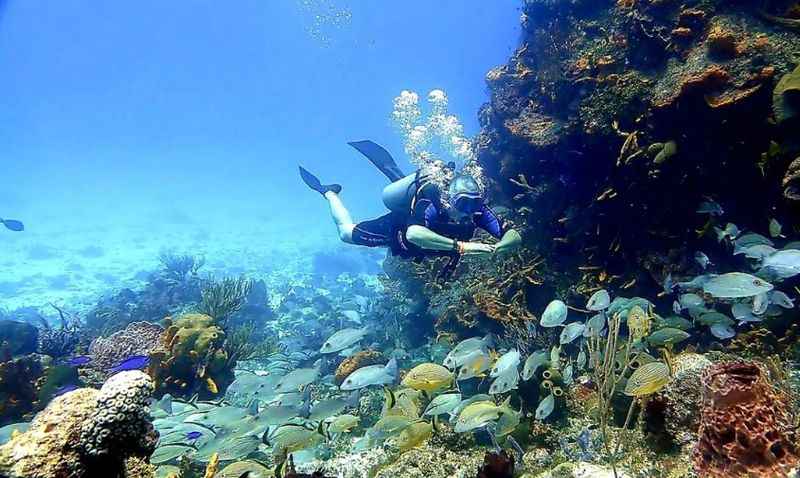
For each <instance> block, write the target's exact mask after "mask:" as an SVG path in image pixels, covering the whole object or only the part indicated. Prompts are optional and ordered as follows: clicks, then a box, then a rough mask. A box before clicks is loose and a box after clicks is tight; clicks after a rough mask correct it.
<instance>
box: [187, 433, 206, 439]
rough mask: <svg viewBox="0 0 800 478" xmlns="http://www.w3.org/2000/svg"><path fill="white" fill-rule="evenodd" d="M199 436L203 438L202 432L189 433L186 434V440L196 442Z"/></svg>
mask: <svg viewBox="0 0 800 478" xmlns="http://www.w3.org/2000/svg"><path fill="white" fill-rule="evenodd" d="M201 436H203V432H189V433H187V434H186V439H187V440H197V439H198V438H200V437H201Z"/></svg>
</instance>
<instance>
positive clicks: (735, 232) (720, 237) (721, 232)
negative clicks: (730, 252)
mask: <svg viewBox="0 0 800 478" xmlns="http://www.w3.org/2000/svg"><path fill="white" fill-rule="evenodd" d="M714 231H715V232H716V233H717V242H722V241H724V240H725V239H729V240H731V241H733V240H734V239H736V238H737V237H738V236H739V233H740V231H739V227H738V226H736V224H734V223H732V222H729V223H728V224H726V225H725V229H720V228H718V227H715V228H714Z"/></svg>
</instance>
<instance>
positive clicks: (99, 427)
mask: <svg viewBox="0 0 800 478" xmlns="http://www.w3.org/2000/svg"><path fill="white" fill-rule="evenodd" d="M152 387H153V385H152V382H151V381H150V379H149V377H147V375H145V374H144V373H142V372H139V371H130V372H122V373H120V374H117V375H115V376H114V377H112V378H111V379H110V380H108V381H107V382H106V384H105V385H103V388H102V389H101V390H95V389H92V388H81V389H78V390H75V391H73V392H70V393H66V394H64V395H62V396H60V397H57V398H56V399H55V400H53V401H52V402H51V403H50V404H49V405H48V406H47V408H45V409H44V410H43V411H42V412H40V413H39V414H38V415H36V418H34V420H33V422H32V423H31V427H30V429H29V430H28V431H27V432H25V433H21V434H19V435H17V436H15V437H14V438H12V439H11V441H9V442H8V443H7V444H5V445H3V446H2V447H0V476H10V477H15V478H16V477H25V478H52V477H59V478H84V477H85V478H88V477H94V476H108V477H116V476H124V469H125V467H126V461H127V459H128V458H132V457H139V458H144V459H146V458H148V457H149V456H150V454H151V453H152V451H153V449H154V447H155V443H156V441H157V439H158V436H157V434H156V432H155V431H154V430H153V427H152V424H151V423H150V421H149V415H148V410H147V404H146V401H147V398H148V397H149V394H150V391H151V390H152Z"/></svg>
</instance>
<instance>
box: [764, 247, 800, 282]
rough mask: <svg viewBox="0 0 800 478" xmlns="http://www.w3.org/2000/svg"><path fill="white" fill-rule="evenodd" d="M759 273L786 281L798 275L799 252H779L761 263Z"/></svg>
mask: <svg viewBox="0 0 800 478" xmlns="http://www.w3.org/2000/svg"><path fill="white" fill-rule="evenodd" d="M761 271H764V272H766V273H768V274H769V275H770V276H772V277H775V278H776V279H787V278H789V277H792V276H795V275H797V274H800V251H799V250H797V249H786V250H780V251H777V252H775V253H774V254H771V255H769V256H767V257H765V258H764V260H762V261H761V270H760V271H759V272H761Z"/></svg>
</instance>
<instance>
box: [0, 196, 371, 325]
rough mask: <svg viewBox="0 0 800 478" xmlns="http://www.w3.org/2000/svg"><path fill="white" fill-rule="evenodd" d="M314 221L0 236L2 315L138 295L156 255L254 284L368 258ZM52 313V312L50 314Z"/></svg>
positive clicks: (40, 228)
mask: <svg viewBox="0 0 800 478" xmlns="http://www.w3.org/2000/svg"><path fill="white" fill-rule="evenodd" d="M321 219H327V218H326V217H325V216H323V213H322V211H320V215H319V216H318V217H315V218H314V219H313V221H311V222H310V223H301V222H289V221H285V220H284V221H281V223H280V224H276V223H275V222H269V221H258V220H252V218H251V220H249V221H247V220H246V218H239V219H238V220H235V219H231V218H226V219H220V218H208V220H206V221H196V220H193V219H190V218H188V217H174V218H172V220H171V221H170V222H151V221H147V220H143V221H138V222H129V221H123V222H121V221H119V220H115V221H114V223H113V225H110V226H109V227H102V226H91V227H88V226H83V225H82V224H81V222H80V221H73V222H72V223H70V224H69V225H68V226H67V227H65V224H64V223H63V222H62V221H52V222H48V221H43V222H35V223H31V222H30V221H28V224H26V227H27V230H26V231H25V232H23V233H11V232H9V231H2V233H3V234H2V238H0V250H2V256H1V257H0V307H2V308H3V309H6V310H14V309H17V308H20V307H39V308H41V307H45V306H47V305H48V304H49V303H51V302H52V303H55V304H57V305H59V306H62V307H66V308H69V309H71V310H72V311H80V310H82V309H86V308H88V307H90V306H92V305H94V304H95V303H96V301H97V300H98V299H99V298H100V297H101V296H103V295H107V294H110V293H114V292H115V291H117V290H119V289H121V288H123V287H130V288H136V287H137V286H140V285H142V284H143V283H144V280H146V278H147V275H148V273H149V272H151V271H153V270H155V269H157V268H158V267H159V265H160V264H159V254H160V253H161V252H162V251H173V252H175V253H179V254H191V255H196V256H203V257H204V258H205V261H206V262H205V265H204V267H203V268H202V269H201V273H202V274H211V275H213V276H215V277H225V276H235V275H240V274H244V275H246V276H248V277H250V278H254V279H264V280H267V282H268V285H273V283H274V282H276V281H277V282H284V283H286V282H291V281H292V280H293V278H299V277H300V276H301V275H302V274H304V273H307V272H309V271H310V270H311V262H312V257H313V255H314V254H315V253H317V252H320V251H322V252H329V253H333V254H339V253H344V254H353V253H356V254H361V255H364V254H367V255H368V257H367V260H371V261H376V260H377V258H378V257H379V255H378V254H376V253H375V252H376V251H366V250H360V251H359V250H358V249H356V248H353V247H352V246H350V247H349V248H348V246H346V245H342V244H340V243H339V242H338V239H337V237H336V235H335V232H334V231H333V230H332V229H333V227H332V225H331V224H329V223H328V222H327V221H325V222H324V224H323V223H321V222H320V221H321ZM51 312H53V311H52V309H51Z"/></svg>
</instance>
